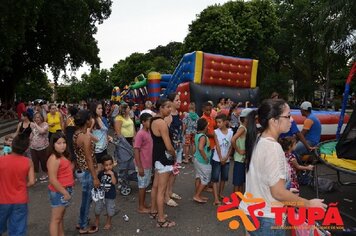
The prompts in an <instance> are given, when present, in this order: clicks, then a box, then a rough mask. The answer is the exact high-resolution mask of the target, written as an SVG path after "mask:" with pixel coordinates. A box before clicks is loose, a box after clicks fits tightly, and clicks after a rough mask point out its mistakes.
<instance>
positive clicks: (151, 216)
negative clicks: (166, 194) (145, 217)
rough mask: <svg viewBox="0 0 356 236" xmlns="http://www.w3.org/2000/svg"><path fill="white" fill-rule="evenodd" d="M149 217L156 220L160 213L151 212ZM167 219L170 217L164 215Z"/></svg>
mask: <svg viewBox="0 0 356 236" xmlns="http://www.w3.org/2000/svg"><path fill="white" fill-rule="evenodd" d="M149 216H150V218H151V219H156V218H157V216H158V212H151V213H149ZM167 217H168V215H167V214H164V218H167Z"/></svg>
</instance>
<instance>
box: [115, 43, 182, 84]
mask: <svg viewBox="0 0 356 236" xmlns="http://www.w3.org/2000/svg"><path fill="white" fill-rule="evenodd" d="M182 52H183V44H182V43H177V42H171V43H169V44H167V45H166V46H158V47H157V48H155V49H152V50H149V52H148V53H146V54H143V53H137V52H136V53H133V54H131V55H130V56H128V57H127V58H125V60H120V61H119V62H118V63H116V64H114V65H113V67H112V68H111V71H110V79H111V81H112V82H113V84H114V85H115V86H119V87H120V88H122V87H124V86H125V85H129V84H130V83H131V82H133V81H134V79H135V77H136V76H138V75H140V74H144V75H146V76H147V74H148V73H149V72H151V71H158V72H160V73H173V72H174V69H175V68H176V66H177V65H178V62H179V60H180V59H181V57H182V56H183V54H182Z"/></svg>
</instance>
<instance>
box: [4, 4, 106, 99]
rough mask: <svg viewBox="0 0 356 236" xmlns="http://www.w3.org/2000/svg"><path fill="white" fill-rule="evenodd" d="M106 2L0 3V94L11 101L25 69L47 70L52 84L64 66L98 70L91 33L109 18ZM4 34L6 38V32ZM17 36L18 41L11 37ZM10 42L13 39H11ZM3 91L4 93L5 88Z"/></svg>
mask: <svg viewBox="0 0 356 236" xmlns="http://www.w3.org/2000/svg"><path fill="white" fill-rule="evenodd" d="M111 3H112V1H111V0H83V1H76V0H47V1H44V0H35V1H20V2H14V1H9V0H8V1H2V2H1V3H0V18H1V20H0V22H1V23H0V24H1V26H4V27H2V28H1V29H0V35H1V36H2V35H8V36H6V37H4V40H3V41H4V42H2V44H1V52H3V51H5V52H6V54H4V55H3V54H2V53H1V54H0V58H1V59H0V78H1V81H0V82H1V86H0V87H1V88H0V96H1V98H2V99H4V100H10V99H11V98H12V97H13V91H14V88H15V85H16V84H17V83H18V81H20V80H22V79H24V78H25V77H26V74H28V73H29V72H30V71H33V70H38V71H44V70H45V69H46V68H49V69H50V70H51V71H52V73H53V74H54V78H55V82H56V81H57V78H58V75H59V72H60V71H61V70H65V68H66V67H67V66H69V67H71V68H72V69H73V70H75V69H76V68H78V67H80V66H81V65H82V64H83V63H88V64H90V65H92V66H93V67H98V66H99V64H100V59H99V57H98V52H99V49H98V47H97V42H96V40H95V39H94V37H93V35H94V34H95V33H96V31H97V25H98V24H100V23H102V22H103V20H105V19H106V18H108V17H109V16H110V13H111V10H110V7H111ZM8 32H9V33H10V34H8ZM17 37H18V38H17ZM13 39H15V40H13ZM5 88H6V89H5Z"/></svg>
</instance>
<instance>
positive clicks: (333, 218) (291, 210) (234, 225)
mask: <svg viewBox="0 0 356 236" xmlns="http://www.w3.org/2000/svg"><path fill="white" fill-rule="evenodd" d="M241 201H242V202H245V203H246V204H247V205H248V207H247V211H248V215H249V216H247V214H246V213H245V212H244V211H243V210H241V209H238V207H239V205H240V202H241ZM223 202H224V203H225V205H223V206H220V207H218V209H217V218H218V220H219V221H225V220H230V222H229V228H230V229H238V228H239V227H240V222H239V221H238V220H237V219H234V218H235V217H237V218H239V220H240V221H241V222H242V224H243V226H244V227H245V229H246V230H247V231H255V230H257V229H258V228H259V227H260V222H259V220H258V217H263V216H264V213H263V211H262V209H263V208H264V207H265V206H266V202H265V201H264V199H262V198H253V195H252V194H251V193H246V194H245V195H243V194H242V193H240V192H235V193H232V194H231V195H230V198H228V197H225V198H224V199H223ZM280 204H281V203H279V205H278V206H273V205H274V204H272V207H271V213H272V214H274V216H275V217H274V219H275V227H276V228H278V227H282V226H283V222H284V219H285V216H287V222H288V224H289V225H290V226H291V227H294V228H298V227H301V226H303V225H307V226H310V227H312V226H313V227H314V226H315V225H316V224H317V221H322V224H321V225H320V228H324V229H342V228H343V226H344V222H343V220H342V218H341V215H340V212H339V209H338V208H337V204H338V203H330V204H329V207H328V209H327V210H326V211H325V210H324V209H322V208H318V207H305V206H304V205H303V204H302V203H295V204H292V203H283V202H282V204H284V205H291V206H280ZM295 207H297V208H298V212H296V208H295Z"/></svg>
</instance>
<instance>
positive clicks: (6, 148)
mask: <svg viewBox="0 0 356 236" xmlns="http://www.w3.org/2000/svg"><path fill="white" fill-rule="evenodd" d="M12 140H13V138H12V135H6V136H5V141H4V148H3V149H2V155H4V156H5V155H7V154H10V153H11V152H12V149H11V145H12Z"/></svg>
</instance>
